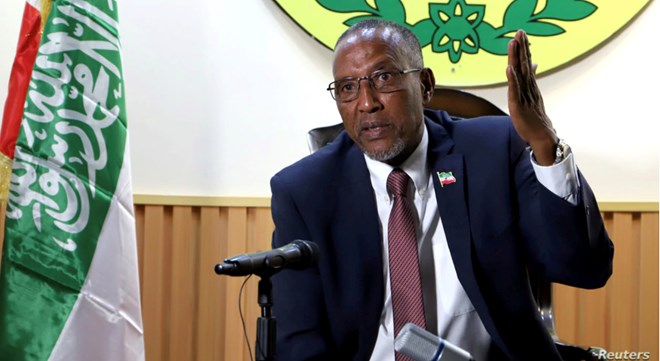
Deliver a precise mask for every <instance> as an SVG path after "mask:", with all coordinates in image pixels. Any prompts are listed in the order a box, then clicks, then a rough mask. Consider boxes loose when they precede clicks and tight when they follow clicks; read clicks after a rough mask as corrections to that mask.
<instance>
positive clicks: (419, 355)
mask: <svg viewBox="0 0 660 361" xmlns="http://www.w3.org/2000/svg"><path fill="white" fill-rule="evenodd" d="M441 346H442V340H440V338H438V337H437V336H435V335H433V334H432V333H430V332H427V331H426V330H424V329H422V328H420V327H418V326H417V325H415V324H413V323H408V324H406V325H405V326H403V328H402V329H401V331H400V332H399V335H398V336H397V337H396V339H395V340H394V349H395V350H396V351H398V352H400V353H402V354H404V355H406V356H408V357H410V358H412V359H413V360H415V361H435V360H436V359H437V357H438V354H439V352H438V351H442V350H441Z"/></svg>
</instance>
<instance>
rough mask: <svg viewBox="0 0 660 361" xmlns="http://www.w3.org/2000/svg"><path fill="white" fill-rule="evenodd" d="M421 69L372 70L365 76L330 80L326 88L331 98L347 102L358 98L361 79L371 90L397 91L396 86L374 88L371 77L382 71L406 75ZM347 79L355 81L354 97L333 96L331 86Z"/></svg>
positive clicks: (379, 91)
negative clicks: (345, 98) (393, 87)
mask: <svg viewBox="0 0 660 361" xmlns="http://www.w3.org/2000/svg"><path fill="white" fill-rule="evenodd" d="M422 70H423V68H411V69H405V70H398V69H396V70H376V71H375V72H373V73H371V74H369V75H366V76H361V77H357V78H353V77H348V78H342V79H339V80H335V81H333V82H331V83H330V84H328V88H327V89H326V90H327V91H329V92H330V96H331V97H332V99H333V100H335V101H338V102H342V103H348V102H351V101H353V100H355V99H357V98H358V94H359V93H360V86H361V83H362V81H363V80H367V81H368V82H369V87H370V88H371V89H372V90H374V91H376V92H378V93H391V92H395V91H398V90H401V89H400V88H397V89H391V90H387V91H381V90H380V89H376V85H375V84H374V80H373V78H374V77H376V76H378V75H381V74H383V73H392V74H398V75H406V74H410V73H414V72H417V71H422ZM349 80H350V81H355V82H357V90H356V91H355V98H351V99H348V100H339V99H337V98H336V97H335V93H336V92H335V90H336V89H337V88H336V87H333V86H334V85H335V84H337V82H342V81H349Z"/></svg>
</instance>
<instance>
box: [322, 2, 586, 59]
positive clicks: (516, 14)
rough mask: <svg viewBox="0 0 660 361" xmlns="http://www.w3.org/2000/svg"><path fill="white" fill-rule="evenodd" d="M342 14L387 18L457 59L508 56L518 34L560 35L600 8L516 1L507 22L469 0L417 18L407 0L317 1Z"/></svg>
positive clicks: (435, 6)
mask: <svg viewBox="0 0 660 361" xmlns="http://www.w3.org/2000/svg"><path fill="white" fill-rule="evenodd" d="M316 1H317V2H318V3H319V4H320V5H321V6H323V7H324V8H326V9H328V10H330V11H332V12H336V13H356V16H354V17H351V18H349V19H348V20H346V21H345V22H344V24H345V25H347V26H350V25H353V24H355V23H357V22H359V21H362V20H365V19H384V20H389V21H393V22H397V23H400V24H402V25H404V26H406V27H408V28H410V29H411V30H412V31H413V32H414V33H415V35H417V38H418V39H419V41H420V45H421V46H422V47H426V46H427V45H431V49H432V51H433V52H434V53H447V55H448V57H449V59H450V61H451V62H452V63H454V64H455V63H458V62H459V61H460V59H461V56H462V55H463V54H476V53H477V52H479V50H480V49H483V50H484V51H486V52H488V53H491V54H495V55H506V54H507V46H508V43H509V41H510V40H511V39H512V35H513V34H514V33H515V31H516V30H518V29H523V30H525V31H526V32H527V34H528V35H531V36H554V35H559V34H562V33H564V32H565V30H564V28H562V27H561V26H560V25H558V24H557V23H561V22H562V21H577V20H582V19H585V18H587V17H589V16H590V15H591V14H593V13H594V12H595V11H596V9H597V7H596V5H594V4H593V3H591V2H589V1H585V0H547V1H546V3H545V6H544V7H543V8H542V9H540V10H539V9H537V7H538V5H539V1H538V0H514V1H512V2H511V4H510V5H509V6H508V7H507V9H506V11H505V13H504V16H503V17H502V22H501V24H491V23H488V22H486V21H484V17H485V15H486V6H485V5H477V4H468V0H450V1H449V2H447V3H440V2H438V3H429V5H428V17H427V18H426V19H422V20H419V21H417V22H415V23H409V22H407V21H406V8H405V6H404V5H403V3H402V1H401V0H376V1H375V7H372V6H371V5H369V3H368V2H367V0H316Z"/></svg>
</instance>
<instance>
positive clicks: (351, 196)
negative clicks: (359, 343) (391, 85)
mask: <svg viewBox="0 0 660 361" xmlns="http://www.w3.org/2000/svg"><path fill="white" fill-rule="evenodd" d="M339 171H341V172H342V174H343V175H344V177H340V178H339V179H341V183H340V184H339V185H338V190H339V193H338V194H339V195H340V196H339V197H337V199H338V202H339V203H338V210H339V211H338V212H337V213H336V217H337V219H335V222H333V224H335V225H336V226H337V227H336V229H334V230H333V233H335V234H336V235H335V236H334V238H335V239H337V240H338V241H339V242H338V245H337V247H341V249H337V252H342V254H345V255H357V258H355V259H352V260H348V259H344V265H342V266H341V267H348V270H346V271H347V272H346V273H345V274H346V277H345V278H350V279H347V280H344V281H346V283H344V284H352V285H353V286H354V287H355V289H354V290H353V291H354V292H351V295H350V296H351V297H358V298H359V299H360V300H359V302H358V304H360V305H362V306H361V311H360V316H359V317H360V320H359V325H360V326H359V327H360V334H361V335H362V336H361V339H362V337H364V339H363V340H364V341H365V343H366V344H367V345H368V346H367V349H368V350H371V349H372V348H373V346H374V345H375V344H376V337H377V335H378V327H379V322H380V315H381V312H382V308H383V300H384V299H385V286H384V275H383V252H382V241H381V239H382V236H381V232H380V221H379V219H378V209H377V206H376V199H375V196H374V190H373V187H372V185H371V178H370V175H369V171H368V169H367V165H366V162H365V160H364V156H363V154H362V152H361V151H360V149H359V148H358V147H357V146H355V145H353V146H352V147H351V149H349V151H348V153H347V155H346V161H345V162H344V163H343V165H342V169H340V170H339Z"/></svg>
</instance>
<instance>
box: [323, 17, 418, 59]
mask: <svg viewBox="0 0 660 361" xmlns="http://www.w3.org/2000/svg"><path fill="white" fill-rule="evenodd" d="M364 30H390V31H391V32H392V34H393V38H394V39H395V41H396V43H397V44H395V45H397V46H398V50H399V51H401V54H402V55H403V56H405V57H406V58H407V59H408V60H409V61H410V66H412V67H415V68H423V67H424V60H423V58H422V49H421V47H420V45H419V39H417V36H416V35H415V33H413V32H412V31H411V30H410V29H409V28H407V27H405V26H403V25H401V24H398V23H395V22H391V21H387V20H382V19H368V20H363V21H360V22H359V23H356V24H353V25H352V26H351V27H350V28H348V29H347V30H346V31H344V33H343V34H341V36H340V37H339V39H337V43H336V44H335V49H336V48H337V47H338V46H339V44H340V43H341V42H342V41H343V40H344V39H345V38H347V37H348V36H350V35H353V34H357V33H359V32H362V31H364Z"/></svg>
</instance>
